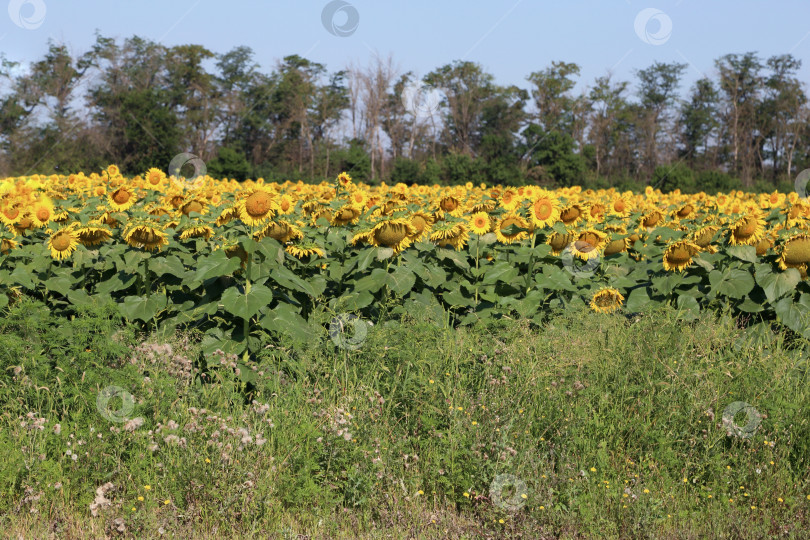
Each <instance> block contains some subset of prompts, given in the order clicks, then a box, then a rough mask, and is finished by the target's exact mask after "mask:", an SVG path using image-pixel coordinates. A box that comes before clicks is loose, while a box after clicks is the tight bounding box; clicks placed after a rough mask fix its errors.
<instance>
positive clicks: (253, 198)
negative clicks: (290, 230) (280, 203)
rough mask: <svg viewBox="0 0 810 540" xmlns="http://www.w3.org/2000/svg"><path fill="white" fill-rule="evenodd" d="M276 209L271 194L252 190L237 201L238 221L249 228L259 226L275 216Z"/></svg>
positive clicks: (258, 189) (261, 190) (257, 189)
mask: <svg viewBox="0 0 810 540" xmlns="http://www.w3.org/2000/svg"><path fill="white" fill-rule="evenodd" d="M276 208H277V204H276V202H275V200H274V197H273V194H272V193H270V192H269V191H266V190H264V189H261V188H253V189H251V190H250V191H248V193H247V196H246V197H244V198H243V199H242V200H240V201H239V219H241V220H242V221H243V222H244V223H245V224H246V225H248V226H250V227H254V226H256V225H261V224H262V223H264V222H265V221H267V220H268V219H270V218H272V217H273V216H274V215H275V211H276Z"/></svg>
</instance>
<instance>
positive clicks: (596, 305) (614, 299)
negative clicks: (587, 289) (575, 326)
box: [591, 287, 624, 313]
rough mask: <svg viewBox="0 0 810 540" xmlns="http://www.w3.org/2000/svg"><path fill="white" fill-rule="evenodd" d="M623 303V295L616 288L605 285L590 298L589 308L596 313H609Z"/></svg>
mask: <svg viewBox="0 0 810 540" xmlns="http://www.w3.org/2000/svg"><path fill="white" fill-rule="evenodd" d="M622 305H624V296H622V294H621V293H620V292H619V291H618V290H617V289H613V288H610V287H605V288H602V289H600V290H599V291H597V292H596V293H595V294H594V295H593V298H591V309H592V310H594V311H595V312H597V313H611V312H613V311H616V310H617V309H619V308H620V307H622Z"/></svg>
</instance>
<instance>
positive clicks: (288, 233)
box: [254, 219, 304, 244]
mask: <svg viewBox="0 0 810 540" xmlns="http://www.w3.org/2000/svg"><path fill="white" fill-rule="evenodd" d="M254 237H255V238H256V240H261V239H262V238H265V237H269V238H273V239H275V240H278V241H279V242H281V243H282V244H286V243H287V242H290V241H292V240H300V239H301V238H303V237H304V233H302V232H301V230H300V229H298V227H296V226H295V225H293V224H292V223H290V222H288V221H285V220H283V219H277V220H273V221H271V222H270V223H268V224H267V226H266V227H264V228H263V229H262V230H260V231H258V232H256V234H255V235H254Z"/></svg>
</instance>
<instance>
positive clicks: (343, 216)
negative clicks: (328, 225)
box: [332, 204, 362, 227]
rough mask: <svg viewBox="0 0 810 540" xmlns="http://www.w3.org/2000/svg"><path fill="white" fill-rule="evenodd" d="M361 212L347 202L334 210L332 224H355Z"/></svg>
mask: <svg viewBox="0 0 810 540" xmlns="http://www.w3.org/2000/svg"><path fill="white" fill-rule="evenodd" d="M361 214H362V210H361V209H360V208H359V207H357V206H354V205H351V204H347V205H344V206H343V207H341V208H338V209H337V210H335V213H334V215H333V216H332V225H333V226H338V227H339V226H343V225H349V224H356V223H357V222H358V221H360V215H361Z"/></svg>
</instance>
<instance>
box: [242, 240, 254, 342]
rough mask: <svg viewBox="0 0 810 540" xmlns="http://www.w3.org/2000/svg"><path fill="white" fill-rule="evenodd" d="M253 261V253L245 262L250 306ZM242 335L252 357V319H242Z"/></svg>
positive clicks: (246, 291) (246, 290) (249, 254)
mask: <svg viewBox="0 0 810 540" xmlns="http://www.w3.org/2000/svg"><path fill="white" fill-rule="evenodd" d="M252 237H253V235H252V234H251V238H252ZM252 261H253V253H252V252H251V253H248V256H247V261H246V262H245V303H246V304H248V294H250V266H251V262H252ZM242 335H243V336H244V337H245V351H246V354H247V355H248V356H249V355H250V317H249V316H248V317H245V318H244V319H242Z"/></svg>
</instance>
